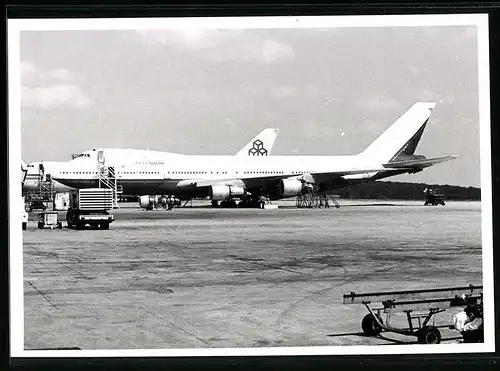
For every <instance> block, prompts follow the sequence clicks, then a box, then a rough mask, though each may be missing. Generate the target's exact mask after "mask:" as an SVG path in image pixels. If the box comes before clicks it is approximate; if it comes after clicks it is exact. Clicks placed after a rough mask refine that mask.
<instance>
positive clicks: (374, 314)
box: [343, 285, 483, 344]
mask: <svg viewBox="0 0 500 371" xmlns="http://www.w3.org/2000/svg"><path fill="white" fill-rule="evenodd" d="M482 300H483V286H475V285H469V286H465V287H452V288H442V289H424V290H412V291H392V292H376V293H368V294H366V293H365V294H356V293H354V292H351V293H348V294H344V297H343V304H363V305H364V306H365V307H366V309H367V310H368V314H367V315H366V316H365V317H364V318H363V320H362V321H361V328H362V329H363V332H364V333H365V334H366V335H368V336H377V335H379V334H380V333H381V332H382V331H387V332H394V333H398V334H402V335H407V336H415V337H416V338H417V339H418V342H419V343H420V344H439V343H440V342H441V332H440V331H439V328H438V327H436V326H434V325H431V320H433V319H434V316H435V315H436V314H437V313H440V312H444V311H445V310H447V309H449V308H451V307H459V306H462V307H464V306H466V305H469V304H477V303H478V302H482ZM377 303H381V305H382V307H381V308H375V309H373V308H372V306H373V305H375V304H377ZM382 313H384V314H385V320H383V319H382ZM394 313H402V314H404V315H406V318H407V320H408V328H398V327H393V326H391V324H390V317H391V314H394ZM433 323H434V321H433ZM445 327H449V325H447V326H445Z"/></svg>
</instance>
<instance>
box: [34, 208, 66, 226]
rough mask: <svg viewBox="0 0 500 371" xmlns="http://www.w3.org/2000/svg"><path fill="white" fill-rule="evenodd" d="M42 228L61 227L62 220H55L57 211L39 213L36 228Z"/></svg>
mask: <svg viewBox="0 0 500 371" xmlns="http://www.w3.org/2000/svg"><path fill="white" fill-rule="evenodd" d="M44 228H50V229H54V228H59V229H62V222H59V221H57V211H44V212H43V213H40V214H39V219H38V229H44Z"/></svg>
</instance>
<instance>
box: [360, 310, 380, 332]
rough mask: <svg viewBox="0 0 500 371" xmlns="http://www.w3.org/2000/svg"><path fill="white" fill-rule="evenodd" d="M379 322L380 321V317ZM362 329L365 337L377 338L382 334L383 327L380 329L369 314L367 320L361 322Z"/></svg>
mask: <svg viewBox="0 0 500 371" xmlns="http://www.w3.org/2000/svg"><path fill="white" fill-rule="evenodd" d="M378 320H379V321H380V317H379V318H378ZM361 328H362V329H363V332H364V333H365V335H368V336H377V335H378V334H380V333H381V332H382V327H380V325H379V324H378V323H377V321H376V320H375V317H374V316H373V315H372V314H371V313H369V314H367V315H366V316H365V318H363V321H361Z"/></svg>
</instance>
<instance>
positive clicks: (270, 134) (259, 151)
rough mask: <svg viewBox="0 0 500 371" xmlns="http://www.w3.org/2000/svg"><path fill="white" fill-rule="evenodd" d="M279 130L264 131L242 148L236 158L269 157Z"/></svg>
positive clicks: (269, 129)
mask: <svg viewBox="0 0 500 371" xmlns="http://www.w3.org/2000/svg"><path fill="white" fill-rule="evenodd" d="M278 133H279V129H272V128H268V129H264V130H262V131H261V132H260V133H259V134H257V136H256V137H255V138H253V139H252V140H251V141H250V142H249V143H248V144H247V145H245V147H243V148H242V149H241V150H240V151H238V153H236V156H269V155H271V150H272V149H273V146H274V142H275V140H276V137H277V136H278Z"/></svg>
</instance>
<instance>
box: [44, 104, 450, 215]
mask: <svg viewBox="0 0 500 371" xmlns="http://www.w3.org/2000/svg"><path fill="white" fill-rule="evenodd" d="M434 108H435V103H427V102H418V103H415V104H414V105H413V106H412V107H411V108H410V109H408V110H407V111H406V112H405V113H404V114H403V115H402V116H401V117H400V118H399V119H398V120H397V121H396V122H395V123H394V124H392V125H391V126H390V127H389V128H388V129H387V130H386V131H385V132H384V133H383V134H382V135H380V136H379V137H378V138H377V139H376V140H375V141H374V142H373V143H372V144H371V145H370V146H368V148H366V149H365V150H364V151H362V152H361V153H359V154H357V155H351V156H259V155H258V154H264V153H265V150H266V147H265V146H264V145H262V143H260V142H257V143H255V142H254V143H253V145H252V147H251V148H249V149H248V150H249V151H251V152H252V153H254V154H256V155H252V156H203V155H178V154H171V153H168V154H166V153H162V152H156V151H143V152H141V156H140V157H141V158H140V159H139V158H138V157H133V159H132V160H131V157H130V156H127V155H124V152H117V151H118V150H106V149H104V150H94V151H91V152H87V154H88V155H89V156H88V157H78V158H76V159H74V160H73V161H69V162H67V163H64V164H60V165H59V166H57V167H49V166H46V172H47V173H50V174H51V176H52V178H53V179H54V180H55V181H57V182H59V183H61V184H63V185H65V186H68V187H72V188H88V187H97V186H98V182H99V173H98V168H97V167H98V162H99V161H100V162H101V163H105V164H106V166H107V168H108V169H109V168H112V169H113V172H114V174H115V176H116V179H117V184H118V185H119V186H121V187H123V193H125V194H135V195H168V196H175V197H178V198H180V199H189V198H194V197H209V198H210V199H211V200H212V202H213V203H215V202H219V201H222V202H224V203H226V204H228V203H234V202H235V200H241V201H242V202H243V204H244V205H248V206H253V205H257V204H258V202H259V200H260V198H261V196H265V197H268V198H269V199H271V200H276V199H281V198H288V197H293V196H298V195H300V194H302V193H304V192H306V191H307V190H310V189H314V190H315V191H316V192H320V193H321V192H328V191H331V190H333V189H336V188H341V187H345V186H348V185H352V184H359V183H362V182H368V181H373V180H377V179H382V178H387V177H390V176H394V175H398V174H404V173H417V172H419V171H422V170H423V169H425V168H426V167H429V166H433V165H435V164H438V163H441V162H444V161H448V160H451V159H454V158H456V157H458V156H443V157H435V158H426V157H425V156H422V155H415V150H416V148H417V145H418V142H419V141H420V139H421V137H422V134H423V132H424V129H425V127H426V125H427V123H428V120H429V117H430V115H431V112H432V110H433V109H434ZM121 151H123V150H121Z"/></svg>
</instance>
